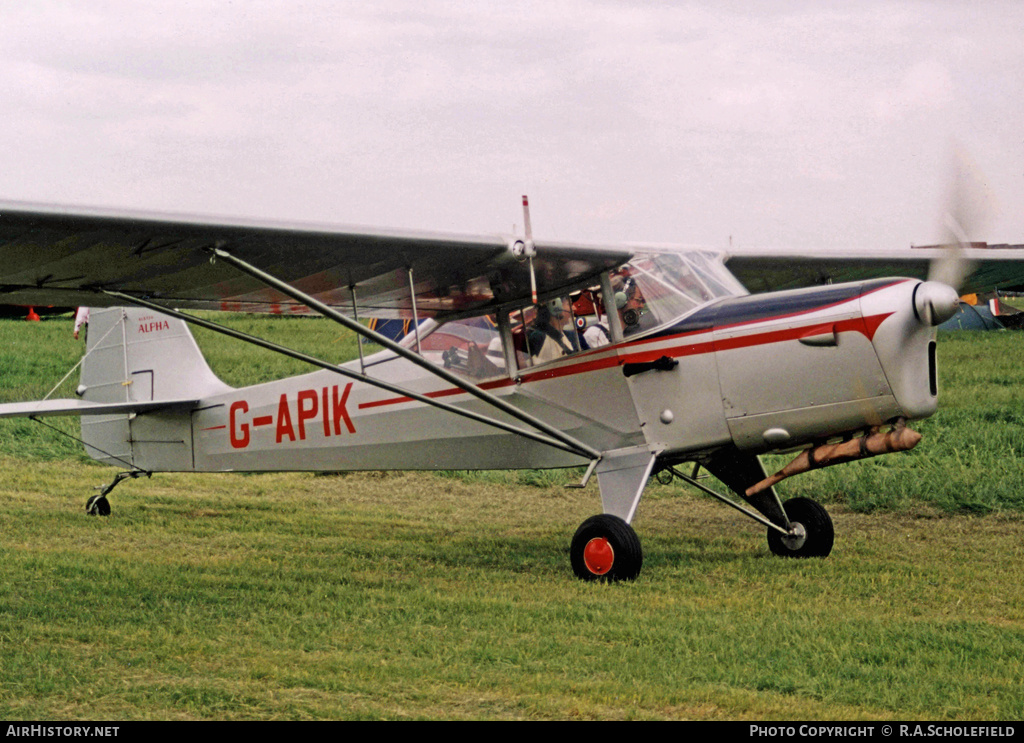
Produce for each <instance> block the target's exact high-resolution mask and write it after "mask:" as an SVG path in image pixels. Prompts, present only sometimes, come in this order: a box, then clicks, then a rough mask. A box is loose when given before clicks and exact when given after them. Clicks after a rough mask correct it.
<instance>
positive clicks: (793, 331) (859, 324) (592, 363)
mask: <svg viewBox="0 0 1024 743" xmlns="http://www.w3.org/2000/svg"><path fill="white" fill-rule="evenodd" d="M847 301H849V300H847ZM818 309H819V308H815V310H814V311H815V312H816V311H817V310H818ZM803 314H809V313H803ZM891 314H893V313H891V312H888V313H885V314H880V315H872V316H870V317H853V318H849V319H846V320H838V321H836V322H832V323H827V324H828V325H829V326H830V327H832V328H834V330H835V332H836V333H844V332H853V333H860V334H861V335H863V336H865V337H866V338H867V339H868V340H869V341H870V340H872V339H874V337H875V331H877V330H878V326H879V325H881V324H882V322H883V321H884V320H885V318H887V317H889V316H890V315H891ZM777 319H778V318H775V317H773V318H771V320H772V321H775V320H777ZM756 322H764V321H763V320H761V321H757V320H753V321H749V322H744V323H736V324H733V325H727V326H723V327H724V328H729V329H734V328H738V327H741V326H743V325H753V324H755V323H756ZM821 325H822V323H810V324H808V325H802V326H800V327H796V328H783V329H781V330H769V331H764V332H760V333H757V332H752V333H750V334H749V335H740V336H736V337H733V338H721V339H719V340H717V341H716V340H714V338H713V337H711V334H713V333H714V332H715V331H716V330H722V328H707V329H704V330H693V331H688V332H684V333H679V334H678V335H669V336H661V337H658V338H642V339H639V340H636V341H630V342H626V343H622V344H619V345H616V346H610V347H607V348H600V349H597V350H594V351H587V352H585V353H583V354H580V355H577V356H574V357H573V359H574V360H575V361H576V363H571V364H565V365H564V366H557V367H554V368H549V369H542V370H541V371H537V372H531V373H527V374H523V375H522V376H521V377H520V379H521V380H522V383H523V384H528V383H530V382H538V381H541V380H545V379H558V378H560V377H568V376H573V375H576V374H584V373H586V372H592V371H597V370H599V369H608V368H610V367H613V366H622V365H623V364H635V363H642V362H645V361H654V360H656V359H659V358H661V357H662V356H669V357H671V358H681V357H684V356H699V355H701V354H705V353H713V352H715V351H728V350H732V349H736V348H750V347H753V346H763V345H769V344H772V343H784V342H786V341H792V340H798V339H800V338H802V337H803V336H805V335H806V334H807V331H808V330H809V329H811V328H816V327H820V326H821ZM702 335H706V336H709V337H708V338H707V340H700V341H695V342H692V343H683V344H681V345H676V346H670V347H667V348H664V347H662V348H654V349H650V350H636V351H633V350H630V352H628V353H626V354H622V355H620V354H619V353H618V352H619V351H622V350H623V349H633V348H638V347H640V346H644V345H650V344H654V343H659V344H660V343H664V342H666V341H673V340H683V339H685V338H693V337H694V336H702ZM610 352H615V353H610ZM588 356H589V357H591V358H590V359H589V360H588V359H586V358H585V357H588ZM593 357H598V358H593ZM514 383H515V382H514V381H513V380H511V379H498V380H493V381H490V382H484V383H483V384H481V385H479V387H480V389H483V390H493V389H501V388H502V387H508V386H510V385H512V384H514ZM464 394H468V393H466V392H465V391H464V390H461V389H459V388H458V387H450V388H448V389H443V390H437V391H435V392H427V393H424V395H425V396H426V397H429V398H432V399H436V398H440V397H449V396H451V395H464ZM412 401H413V400H412V398H411V397H390V398H386V399H383V400H373V401H371V402H364V403H360V405H359V409H360V410H363V409H369V408H377V407H382V406H386V405H397V404H399V403H403V402H412Z"/></svg>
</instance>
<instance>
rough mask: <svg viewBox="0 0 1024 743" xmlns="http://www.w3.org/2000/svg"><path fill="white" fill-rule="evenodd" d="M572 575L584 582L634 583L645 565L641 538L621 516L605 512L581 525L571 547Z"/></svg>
mask: <svg viewBox="0 0 1024 743" xmlns="http://www.w3.org/2000/svg"><path fill="white" fill-rule="evenodd" d="M569 560H570V562H571V563H572V569H573V572H574V573H576V577H578V578H580V579H581V580H596V581H604V582H607V583H611V582H614V581H619V580H633V579H634V578H636V577H637V576H638V575H639V574H640V567H641V565H643V562H644V555H643V550H642V549H641V548H640V538H639V537H637V535H636V532H635V531H633V527H631V526H630V525H629V524H627V523H626V522H625V521H623V520H622V519H620V518H619V517H618V516H612V515H611V514H607V513H602V514H599V515H597V516H591V517H590V518H589V519H587V520H586V521H584V522H583V523H582V524H580V528H579V529H577V530H576V534H575V536H573V538H572V545H571V546H570V547H569Z"/></svg>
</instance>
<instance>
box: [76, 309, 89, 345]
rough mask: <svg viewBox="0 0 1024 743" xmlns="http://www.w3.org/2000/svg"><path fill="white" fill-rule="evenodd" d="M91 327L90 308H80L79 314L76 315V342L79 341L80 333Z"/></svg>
mask: <svg viewBox="0 0 1024 743" xmlns="http://www.w3.org/2000/svg"><path fill="white" fill-rule="evenodd" d="M88 326H89V308H88V307H79V308H78V312H76V313H75V340H76V341H77V340H78V332H79V331H80V330H81V329H82V328H83V327H86V328H88Z"/></svg>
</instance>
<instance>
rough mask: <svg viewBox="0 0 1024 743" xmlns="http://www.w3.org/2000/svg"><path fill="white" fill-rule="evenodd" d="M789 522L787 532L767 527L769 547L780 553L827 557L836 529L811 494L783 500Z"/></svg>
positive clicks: (773, 551) (796, 555)
mask: <svg viewBox="0 0 1024 743" xmlns="http://www.w3.org/2000/svg"><path fill="white" fill-rule="evenodd" d="M783 507H784V508H785V509H786V516H788V517H789V523H790V526H791V529H790V533H789V535H788V536H783V535H782V534H780V533H779V532H777V531H776V530H775V529H769V530H768V548H769V549H770V550H771V551H772V554H775V555H779V556H780V557H827V556H828V554H829V553H830V552H831V551H832V543H833V541H834V540H835V531H834V530H833V528H832V517H831V516H829V515H828V511H826V510H825V508H824V507H823V506H822V505H821V504H820V503H818V502H817V501H813V500H811V499H810V498H792V499H791V500H788V501H786V502H785V503H784V504H783Z"/></svg>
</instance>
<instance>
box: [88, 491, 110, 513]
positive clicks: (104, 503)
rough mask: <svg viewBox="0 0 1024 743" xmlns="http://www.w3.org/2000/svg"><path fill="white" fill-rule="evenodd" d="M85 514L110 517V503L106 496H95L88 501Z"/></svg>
mask: <svg viewBox="0 0 1024 743" xmlns="http://www.w3.org/2000/svg"><path fill="white" fill-rule="evenodd" d="M85 512H86V513H87V514H89V515H90V516H109V515H110V501H108V500H107V496H105V495H94V496H92V497H91V498H90V499H89V500H88V501H86V503H85Z"/></svg>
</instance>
